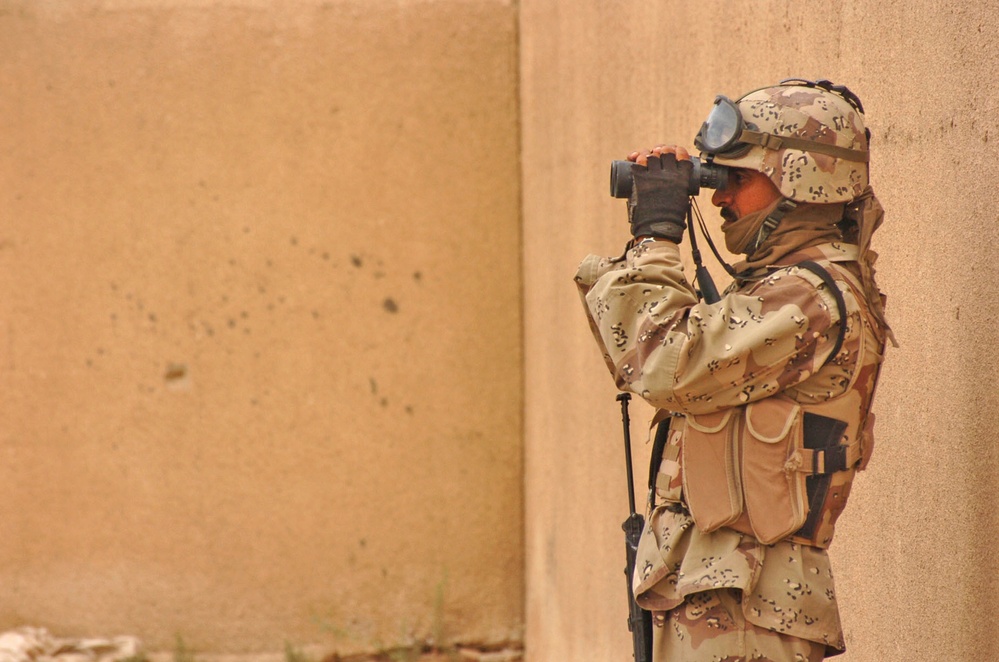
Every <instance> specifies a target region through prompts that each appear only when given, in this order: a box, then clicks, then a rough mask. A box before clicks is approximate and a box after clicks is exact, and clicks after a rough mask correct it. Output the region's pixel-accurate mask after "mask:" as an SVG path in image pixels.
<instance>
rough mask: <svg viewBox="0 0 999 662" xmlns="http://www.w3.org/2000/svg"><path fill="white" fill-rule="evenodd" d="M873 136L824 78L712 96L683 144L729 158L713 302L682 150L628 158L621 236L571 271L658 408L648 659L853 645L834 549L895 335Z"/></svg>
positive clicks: (639, 582)
mask: <svg viewBox="0 0 999 662" xmlns="http://www.w3.org/2000/svg"><path fill="white" fill-rule="evenodd" d="M869 136H870V134H869V132H868V131H867V130H866V128H865V126H864V116H863V108H862V106H861V104H860V100H859V99H857V97H856V96H855V95H854V94H852V93H851V92H850V91H849V90H848V89H846V88H845V87H842V86H834V85H832V84H831V83H829V81H819V82H817V83H816V82H811V81H803V80H791V81H783V82H781V83H780V84H778V85H776V86H773V87H767V88H764V89H760V90H756V91H753V92H750V93H748V94H746V95H745V96H743V97H741V98H740V99H738V100H737V101H735V102H733V101H731V100H729V99H727V98H725V97H723V96H719V97H718V99H717V100H716V102H715V105H714V107H713V109H712V111H711V113H710V115H709V117H708V119H707V121H706V122H705V123H704V125H703V127H702V128H701V131H700V132H699V133H698V135H697V137H696V138H695V141H694V142H695V145H696V146H697V147H698V148H699V149H700V151H701V161H702V162H704V163H708V162H710V163H713V164H715V165H721V166H726V167H728V168H729V180H728V183H727V185H726V186H725V187H724V188H721V189H719V190H717V191H715V193H714V195H713V196H712V203H713V204H714V205H715V206H717V207H719V208H720V209H721V216H722V218H723V219H724V222H723V223H722V226H721V228H722V232H723V233H724V235H725V243H726V246H727V247H728V249H729V250H730V251H731V252H732V253H741V254H743V255H745V260H744V261H742V262H740V263H738V264H736V265H735V268H734V271H733V273H734V282H733V283H732V284H731V286H729V288H728V289H727V290H726V291H725V292H724V294H723V295H722V296H721V297H720V301H717V302H714V303H709V302H706V301H699V300H698V297H697V295H696V293H695V290H694V289H693V287H692V286H691V284H690V283H689V282H688V281H687V279H686V278H685V276H684V273H683V268H682V266H681V261H680V252H679V247H678V244H679V243H680V241H681V239H682V237H683V231H684V228H685V225H686V223H685V219H686V218H689V216H688V212H689V209H690V207H689V205H690V200H689V198H688V195H687V186H688V182H689V180H690V177H691V171H692V163H691V161H690V160H689V155H688V152H687V150H686V149H684V148H683V147H676V146H659V147H655V148H653V149H651V150H644V151H640V152H634V153H632V154H631V155H630V156H629V160H631V161H633V162H634V165H633V166H632V167H631V168H632V179H633V193H632V196H631V198H630V200H629V204H628V217H629V221H630V224H631V234H632V239H631V241H630V242H629V243H628V247H627V250H626V252H625V254H624V255H622V256H621V257H619V258H600V257H597V256H592V255H591V256H589V257H587V258H586V259H585V260H583V262H582V264H581V265H580V267H579V271H578V272H577V274H576V283H577V285H578V287H579V290H580V292H581V295H582V297H583V301H584V305H585V307H586V311H587V314H588V317H589V320H590V324H591V327H592V329H593V331H594V335H595V337H596V339H597V342H598V344H599V345H600V348H601V349H602V351H603V354H604V359H605V361H606V363H607V366H608V368H609V369H610V371H611V373H612V374H613V376H614V379H615V380H616V383H617V385H618V387H619V388H621V389H622V390H624V391H630V392H631V393H634V394H636V395H639V396H641V397H642V398H644V399H645V400H646V401H647V402H649V403H650V404H651V405H653V406H654V407H656V408H657V410H658V413H657V416H656V420H655V421H654V422H659V421H664V422H663V423H662V425H661V426H660V433H659V434H657V444H656V446H657V448H658V449H660V450H661V453H662V455H661V459H658V458H656V459H654V460H653V462H654V468H655V472H656V473H657V475H656V476H655V477H654V481H655V483H654V484H655V491H654V495H653V498H652V499H651V504H650V508H649V511H648V513H647V518H646V526H645V530H644V531H643V533H642V538H641V541H640V543H639V549H638V562H637V566H636V569H635V574H634V577H633V586H634V593H635V595H636V596H637V597H636V600H637V601H638V603H639V604H640V605H641V606H642V607H644V608H645V609H648V610H650V611H652V612H653V615H654V620H655V622H656V624H657V625H658V626H660V627H657V628H656V643H655V659H656V660H657V661H662V660H671V661H673V660H677V661H680V660H682V661H683V662H698V661H699V660H724V661H729V662H735V661H738V660H772V661H774V662H778V661H783V660H821V659H823V658H824V657H827V656H833V655H837V654H839V653H842V652H843V650H844V649H845V644H844V640H843V632H842V628H841V626H840V619H839V611H838V607H837V603H836V594H835V591H834V588H833V577H832V572H831V567H830V562H829V557H828V554H827V552H826V549H827V548H828V546H829V544H830V543H831V542H832V538H833V528H834V526H835V523H836V519H837V517H838V516H839V514H840V513H841V512H842V510H843V507H844V506H845V504H846V500H847V496H848V495H849V492H850V485H851V482H852V480H853V477H854V474H855V473H856V471H857V470H858V469H862V468H864V466H866V463H867V460H868V459H869V457H870V452H871V449H872V447H873V436H872V428H873V423H874V416H873V414H871V413H870V406H871V400H872V397H873V394H874V387H875V384H876V382H877V376H878V372H879V368H880V365H881V362H882V357H883V354H884V348H885V341H886V338H891V331H890V329H889V327H888V325H887V323H886V321H885V317H884V308H883V298H882V294H881V292H880V291H879V289H878V287H877V284H876V283H875V280H874V262H875V259H876V253H874V251H872V250H871V249H870V243H871V235H872V234H873V232H874V231H875V230H876V229H877V228H878V226H879V225H880V224H881V221H882V218H883V210H882V208H881V206H880V204H879V203H878V201H877V199H876V198H875V197H874V193H873V191H872V190H871V188H870V187H869V185H868V154H869V152H868V142H869ZM892 340H893V341H894V339H893V338H892ZM667 426H668V427H667ZM657 452H658V451H657Z"/></svg>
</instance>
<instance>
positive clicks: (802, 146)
mask: <svg viewBox="0 0 999 662" xmlns="http://www.w3.org/2000/svg"><path fill="white" fill-rule="evenodd" d="M739 142H743V143H749V144H751V145H759V146H760V147H762V148H763V149H772V150H774V151H776V150H778V149H784V148H788V149H798V150H801V151H805V152H816V153H818V154H826V155H827V156H833V157H835V158H837V159H844V160H846V161H859V162H861V163H867V162H868V161H869V160H870V156H871V155H870V153H869V152H867V151H866V150H862V149H850V148H849V147H839V146H838V145H829V144H826V143H820V142H815V141H814V140H805V139H804V138H791V137H784V136H775V135H774V134H772V133H763V132H762V131H750V130H749V129H743V130H742V133H741V134H740V135H739Z"/></svg>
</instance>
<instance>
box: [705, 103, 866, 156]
mask: <svg viewBox="0 0 999 662" xmlns="http://www.w3.org/2000/svg"><path fill="white" fill-rule="evenodd" d="M755 129H756V127H755V126H752V127H751V126H750V125H748V124H746V122H745V121H744V120H743V119H742V112H741V111H740V110H739V106H737V105H736V104H735V102H734V101H732V100H731V99H729V98H728V97H726V96H724V95H721V94H719V95H718V96H717V97H715V105H714V107H713V108H712V109H711V112H710V113H709V114H708V119H707V120H705V121H704V124H702V125H701V130H700V131H698V132H697V136H695V137H694V145H695V146H696V147H697V149H699V150H701V151H702V152H704V153H706V154H710V155H712V156H721V157H723V158H729V159H732V158H738V157H740V156H743V155H744V154H746V152H748V151H749V150H750V149H751V148H752V147H753V145H760V146H761V147H763V148H764V149H772V150H779V149H796V150H802V151H809V152H817V153H819V154H826V155H828V156H834V157H836V158H839V159H845V160H847V161H859V162H862V163H866V162H867V161H868V158H869V154H868V153H867V150H862V149H849V148H847V147H838V146H836V145H830V144H828V143H820V142H816V141H814V140H808V139H805V138H796V137H792V136H777V135H774V134H772V133H764V132H761V131H756V130H755Z"/></svg>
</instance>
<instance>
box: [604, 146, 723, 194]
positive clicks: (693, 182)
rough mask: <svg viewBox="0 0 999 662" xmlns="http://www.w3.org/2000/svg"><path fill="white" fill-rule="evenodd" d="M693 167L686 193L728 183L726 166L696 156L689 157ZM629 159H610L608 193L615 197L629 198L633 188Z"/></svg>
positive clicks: (631, 164)
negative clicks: (704, 160)
mask: <svg viewBox="0 0 999 662" xmlns="http://www.w3.org/2000/svg"><path fill="white" fill-rule="evenodd" d="M690 161H691V162H692V163H693V164H694V169H693V170H691V171H690V181H689V182H688V183H687V195H697V194H698V193H700V192H701V187H702V186H703V187H704V188H715V189H717V188H725V186H726V185H727V184H728V168H727V167H725V166H721V165H715V164H714V163H701V160H700V159H698V158H697V157H696V156H692V157H690ZM633 165H635V164H634V163H632V162H631V161H611V175H610V194H611V196H612V197H615V198H630V197H631V190H632V188H634V180H633V179H632V178H631V166H633Z"/></svg>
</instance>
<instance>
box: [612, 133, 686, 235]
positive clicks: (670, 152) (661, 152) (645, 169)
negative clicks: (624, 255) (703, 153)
mask: <svg viewBox="0 0 999 662" xmlns="http://www.w3.org/2000/svg"><path fill="white" fill-rule="evenodd" d="M628 160H629V161H632V162H634V164H635V165H633V166H631V176H632V179H633V180H634V187H633V188H632V192H631V199H630V200H629V201H628V220H629V221H630V222H631V234H632V236H634V237H636V238H638V237H656V238H659V239H669V240H670V241H674V242H676V243H680V241H681V240H682V239H683V231H684V228H686V227H687V223H686V218H687V211H688V210H689V209H690V198H689V196H688V194H687V189H688V187H689V182H690V177H691V172H692V171H693V168H694V166H693V164H692V163H691V162H690V154H689V153H688V152H687V150H686V149H684V148H683V147H679V146H673V145H657V146H656V147H653V148H652V149H651V150H645V151H641V152H632V153H631V154H629V155H628Z"/></svg>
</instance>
